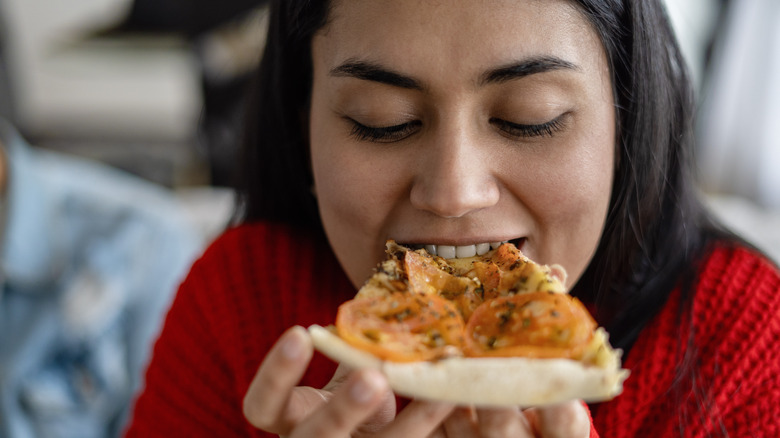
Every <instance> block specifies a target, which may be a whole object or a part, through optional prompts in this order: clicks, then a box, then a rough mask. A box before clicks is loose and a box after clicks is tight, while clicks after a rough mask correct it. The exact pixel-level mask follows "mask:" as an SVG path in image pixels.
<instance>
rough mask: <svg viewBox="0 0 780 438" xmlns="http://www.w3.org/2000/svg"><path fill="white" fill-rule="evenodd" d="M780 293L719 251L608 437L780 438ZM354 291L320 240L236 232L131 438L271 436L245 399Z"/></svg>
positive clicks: (601, 416) (158, 361)
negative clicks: (299, 329)
mask: <svg viewBox="0 0 780 438" xmlns="http://www.w3.org/2000/svg"><path fill="white" fill-rule="evenodd" d="M312 242H316V243H312ZM779 292H780V275H778V272H777V271H776V270H775V268H773V267H772V265H771V264H770V263H768V262H767V261H766V260H765V259H764V258H762V257H761V256H759V255H757V254H755V253H753V252H750V251H749V250H747V249H726V248H719V249H716V250H714V251H713V253H712V254H711V256H709V258H708V260H706V262H705V263H704V265H703V267H702V272H701V275H700V281H699V286H698V288H697V290H696V292H695V298H694V300H693V309H692V312H688V313H686V312H682V313H681V310H680V304H679V294H678V293H674V294H673V295H672V296H671V298H670V300H669V302H668V303H667V305H666V306H665V307H664V308H663V309H662V311H661V312H660V313H659V314H658V315H657V316H656V317H655V319H654V320H653V321H652V322H651V323H650V324H649V325H648V327H647V328H646V329H645V330H644V332H643V333H642V334H641V335H640V337H639V339H638V340H637V342H636V344H635V345H634V347H633V348H632V350H631V352H630V354H628V356H627V357H626V358H625V359H626V360H625V364H624V366H625V367H627V368H629V369H631V372H632V374H631V376H630V377H629V379H628V380H627V381H626V383H625V388H624V392H623V394H622V395H620V396H619V397H617V398H616V399H615V400H613V401H611V402H609V403H604V404H601V405H597V406H594V407H593V422H594V426H595V429H596V430H598V431H599V433H600V434H601V435H602V436H608V437H636V436H653V437H670V436H685V437H705V436H727V434H728V436H731V437H737V436H740V437H741V436H761V437H769V436H780V415H778V413H780V377H778V376H780V360H779V359H780V358H779V357H778V349H780V344H778V341H780V293H779ZM354 293H355V290H354V287H353V286H352V285H351V284H350V282H349V281H348V280H347V278H346V276H345V275H344V273H343V271H342V270H341V268H340V267H339V266H338V264H337V262H336V260H335V257H334V256H333V254H332V252H331V251H330V249H329V248H328V246H327V243H326V242H324V241H321V239H316V238H314V237H313V236H311V235H308V234H306V233H301V232H300V231H297V230H292V229H290V228H287V227H285V226H280V225H268V224H257V225H250V226H242V227H239V228H236V229H232V230H230V231H228V232H226V233H225V234H224V235H223V236H222V237H221V238H220V239H218V240H217V241H216V242H215V243H214V244H213V245H211V246H210V248H209V249H208V250H207V251H206V253H205V254H204V256H203V257H202V258H201V259H200V260H199V261H198V262H196V263H195V265H194V266H193V268H192V271H191V272H190V274H189V276H188V278H187V279H186V280H185V282H184V283H183V284H182V286H181V289H180V291H179V294H178V295H177V298H176V300H175V302H174V304H173V307H172V309H171V311H170V313H169V314H168V318H167V320H166V322H165V326H164V329H163V332H162V334H161V336H160V339H159V340H158V342H157V344H156V346H155V350H154V357H153V360H152V363H151V365H150V367H149V369H148V372H147V376H146V381H147V385H146V390H145V391H144V392H143V393H142V395H141V396H140V398H139V399H138V401H137V404H136V406H135V412H134V418H133V421H132V424H131V426H130V428H129V431H128V436H129V437H156V436H161V437H171V436H186V437H199V436H203V437H228V436H263V434H262V433H260V432H258V431H256V430H253V428H252V427H251V426H250V425H249V424H248V423H247V422H246V421H245V420H244V418H243V416H242V406H241V403H242V400H243V397H244V393H245V392H246V389H247V387H248V386H249V383H250V381H251V380H252V377H253V376H254V374H255V372H256V370H257V367H258V365H259V364H260V362H261V361H262V359H263V357H264V355H265V353H266V352H267V351H268V350H269V348H270V347H271V345H272V344H273V343H274V342H275V340H276V339H277V338H278V337H279V335H280V334H281V333H282V332H283V331H284V330H285V329H286V328H288V327H290V326H292V325H295V324H299V325H303V326H308V325H309V324H314V323H317V324H330V323H332V322H333V321H334V318H335V313H336V309H337V307H338V305H339V304H340V303H341V302H343V301H345V300H347V299H350V298H351V297H352V296H353V295H354ZM681 315H683V317H682V319H680V318H681ZM691 315H692V317H691ZM691 324H692V327H693V331H691V330H690V327H691ZM688 333H693V336H694V337H693V339H691V342H686V340H687V336H688ZM688 345H691V346H695V351H696V353H697V354H696V355H695V358H694V360H691V361H689V362H690V365H691V366H690V367H689V368H686V369H687V370H688V371H687V372H683V373H680V375H681V376H682V378H681V379H679V382H680V383H679V384H678V385H677V386H674V387H672V384H673V382H674V381H675V377H676V376H677V374H678V373H677V369H678V367H677V364H678V362H679V358H680V355H681V354H682V353H684V352H685V351H689V352H691V351H694V350H690V348H692V347H689V346H688ZM334 369H335V366H334V365H333V364H332V363H331V362H329V361H328V360H327V359H325V358H324V357H322V356H319V355H315V358H314V361H313V363H312V366H311V367H310V370H309V373H308V374H307V375H306V377H305V378H304V382H303V384H305V385H311V386H315V387H320V386H322V385H323V384H324V383H326V382H327V381H328V380H329V378H330V376H331V375H332V373H333V371H334ZM670 388H671V389H670Z"/></svg>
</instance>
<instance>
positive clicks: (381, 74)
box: [330, 56, 579, 91]
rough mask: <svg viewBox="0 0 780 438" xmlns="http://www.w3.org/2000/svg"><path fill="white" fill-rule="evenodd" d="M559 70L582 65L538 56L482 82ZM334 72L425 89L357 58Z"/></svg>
mask: <svg viewBox="0 0 780 438" xmlns="http://www.w3.org/2000/svg"><path fill="white" fill-rule="evenodd" d="M555 70H579V67H578V66H577V65H576V64H574V63H572V62H569V61H566V60H564V59H561V58H558V57H555V56H535V57H531V58H527V59H523V60H521V61H518V62H514V63H511V64H508V65H504V66H501V67H498V68H495V69H492V70H488V71H486V72H485V73H484V74H482V75H481V76H480V79H479V81H478V84H479V85H488V84H497V83H503V82H508V81H511V80H515V79H520V78H523V77H526V76H530V75H534V74H538V73H545V72H549V71H555ZM330 75H331V76H335V77H353V78H357V79H362V80H365V81H372V82H378V83H381V84H386V85H391V86H394V87H399V88H405V89H409V90H419V91H422V90H423V89H424V87H423V85H422V83H421V82H420V81H418V80H417V79H414V78H412V77H410V76H407V75H404V74H402V73H398V72H394V71H392V70H390V69H388V68H386V67H384V66H382V65H380V64H376V63H372V62H367V61H359V60H355V59H349V60H347V61H346V62H344V63H343V64H341V65H339V66H338V67H335V68H333V69H331V71H330Z"/></svg>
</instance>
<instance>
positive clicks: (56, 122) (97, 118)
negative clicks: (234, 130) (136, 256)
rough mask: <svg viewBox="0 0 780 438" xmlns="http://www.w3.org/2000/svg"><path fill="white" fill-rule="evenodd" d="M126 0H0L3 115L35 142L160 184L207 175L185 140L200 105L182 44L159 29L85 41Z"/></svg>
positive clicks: (194, 70)
mask: <svg viewBox="0 0 780 438" xmlns="http://www.w3.org/2000/svg"><path fill="white" fill-rule="evenodd" d="M129 7H130V4H129V1H127V0H79V1H61V0H0V9H1V12H2V14H3V15H4V17H5V25H4V26H3V32H4V33H5V36H6V50H5V53H4V55H3V58H4V60H3V62H4V64H5V66H6V68H7V70H8V73H9V75H8V76H9V79H10V87H11V89H12V91H13V95H14V100H13V103H14V108H13V117H12V120H13V122H14V124H15V126H16V127H17V128H18V129H20V131H22V132H23V133H24V135H25V137H27V138H29V139H31V140H33V141H34V142H35V143H36V145H38V146H43V147H47V148H52V149H57V150H62V151H66V152H70V153H74V154H79V155H83V156H87V157H89V158H94V159H98V160H101V161H104V162H108V163H110V164H112V165H114V166H117V167H120V168H123V169H125V170H128V171H130V172H133V173H136V174H139V175H141V176H144V177H146V178H147V179H150V180H153V181H155V182H159V183H162V184H165V185H169V186H176V185H182V184H200V183H203V182H207V175H203V176H200V175H198V172H201V171H202V169H203V165H202V164H201V163H200V162H201V161H202V158H201V157H200V156H199V155H198V151H197V150H196V148H195V146H194V143H195V139H196V135H197V126H198V120H199V118H200V115H201V110H202V95H201V88H200V74H199V71H198V70H199V67H198V63H197V59H196V58H195V56H194V54H193V52H192V50H191V47H190V44H189V43H188V42H187V41H186V40H185V39H184V38H182V37H179V36H176V35H172V34H168V35H155V36H153V37H143V36H138V37H133V38H121V39H120V38H114V39H110V38H102V39H97V38H89V36H90V35H91V33H93V32H95V31H96V30H98V29H102V28H105V27H106V26H110V25H113V24H114V23H116V22H118V21H119V20H121V19H122V17H123V16H124V14H125V13H126V11H127V9H128V8H129Z"/></svg>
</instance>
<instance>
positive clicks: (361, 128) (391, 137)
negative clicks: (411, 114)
mask: <svg viewBox="0 0 780 438" xmlns="http://www.w3.org/2000/svg"><path fill="white" fill-rule="evenodd" d="M348 120H349V121H350V123H352V131H351V132H350V135H351V136H352V137H354V138H356V139H357V140H360V141H371V142H376V143H393V142H396V141H400V140H403V139H405V138H406V137H408V136H410V135H411V134H413V133H414V132H415V131H416V130H417V128H418V127H419V126H420V125H421V124H422V123H421V122H420V121H418V120H415V121H412V122H407V123H401V124H400V125H393V126H367V125H364V124H362V123H358V122H357V121H355V120H353V119H350V118H348Z"/></svg>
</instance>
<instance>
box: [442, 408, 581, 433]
mask: <svg viewBox="0 0 780 438" xmlns="http://www.w3.org/2000/svg"><path fill="white" fill-rule="evenodd" d="M590 430H591V425H590V418H589V416H588V413H587V411H586V410H585V407H584V406H583V405H582V403H580V402H576V401H572V402H566V403H561V404H558V405H554V406H548V407H543V408H531V409H526V410H520V409H517V408H506V409H472V408H465V407H461V408H457V409H455V411H454V412H453V413H452V414H451V415H450V416H449V417H448V418H447V419H446V420H445V421H444V424H443V425H442V426H441V427H440V428H439V429H437V430H436V432H435V433H434V434H432V435H431V437H436V438H442V437H447V438H475V437H480V438H485V437H513V438H531V437H533V438H587V437H588V436H589V435H590Z"/></svg>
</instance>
